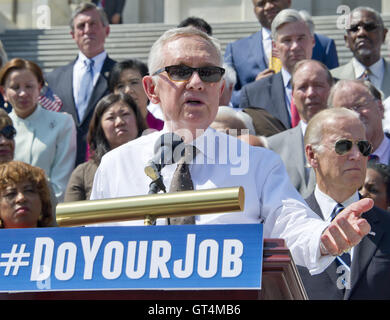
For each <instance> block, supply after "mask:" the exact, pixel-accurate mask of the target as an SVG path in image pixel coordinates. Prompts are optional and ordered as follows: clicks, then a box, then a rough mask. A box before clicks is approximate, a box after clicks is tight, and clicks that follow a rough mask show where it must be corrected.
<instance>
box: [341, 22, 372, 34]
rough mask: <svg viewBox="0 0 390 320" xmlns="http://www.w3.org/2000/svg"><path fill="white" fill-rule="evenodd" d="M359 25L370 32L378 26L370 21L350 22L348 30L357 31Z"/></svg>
mask: <svg viewBox="0 0 390 320" xmlns="http://www.w3.org/2000/svg"><path fill="white" fill-rule="evenodd" d="M359 27H362V28H363V29H364V30H366V31H367V32H371V31H374V30H375V29H376V28H378V27H379V24H376V23H374V22H370V23H363V22H362V23H358V24H351V25H350V27H349V29H348V31H350V32H358V31H359Z"/></svg>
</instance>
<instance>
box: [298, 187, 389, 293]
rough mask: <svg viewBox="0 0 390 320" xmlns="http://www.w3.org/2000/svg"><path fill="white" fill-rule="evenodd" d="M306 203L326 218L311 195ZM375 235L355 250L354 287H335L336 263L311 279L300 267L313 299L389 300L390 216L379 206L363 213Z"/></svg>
mask: <svg viewBox="0 0 390 320" xmlns="http://www.w3.org/2000/svg"><path fill="white" fill-rule="evenodd" d="M306 202H307V204H308V205H309V206H310V208H311V209H312V210H313V211H314V212H316V213H317V214H318V215H319V216H320V217H321V218H323V216H322V213H321V209H320V208H319V205H318V203H317V200H316V199H315V196H314V193H312V194H311V195H310V196H309V197H308V198H307V199H306ZM363 217H364V218H365V219H367V221H368V222H369V224H370V225H371V231H372V232H373V233H374V234H375V235H371V234H368V235H367V236H365V237H364V238H363V239H362V241H361V242H360V243H359V244H358V245H357V246H356V247H355V249H354V253H353V259H352V265H351V288H350V289H347V290H340V289H338V288H337V286H336V282H337V278H338V277H339V276H340V275H339V274H337V273H336V268H337V266H336V262H333V263H332V264H331V265H330V266H329V267H328V268H327V269H326V270H325V271H324V272H322V273H321V274H319V275H315V276H311V275H310V274H309V271H308V270H307V269H306V268H304V267H301V266H298V270H299V273H300V275H301V278H302V281H303V284H304V286H305V288H306V291H307V294H308V296H309V298H310V299H316V300H320V299H322V300H325V299H326V300H330V299H333V300H338V299H377V300H378V299H390V285H389V284H390V214H389V213H388V212H386V211H383V210H381V209H379V208H377V207H373V208H372V209H371V210H369V211H367V212H366V213H364V214H363Z"/></svg>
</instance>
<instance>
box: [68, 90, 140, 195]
mask: <svg viewBox="0 0 390 320" xmlns="http://www.w3.org/2000/svg"><path fill="white" fill-rule="evenodd" d="M146 129H147V126H146V124H145V121H144V119H143V118H142V116H141V114H140V111H139V110H138V108H137V105H136V103H135V102H134V100H133V99H132V98H131V97H130V96H128V95H126V94H124V93H119V94H115V93H111V94H109V95H107V96H105V97H103V98H102V99H101V100H100V101H99V102H98V104H97V106H96V108H95V111H94V114H93V116H92V119H91V122H90V124H89V130H88V135H87V141H88V145H89V148H90V151H91V158H90V159H89V160H88V161H87V162H85V163H82V164H80V165H79V166H77V168H76V169H75V170H74V171H73V173H72V175H71V177H70V179H69V183H68V186H67V188H66V192H65V201H80V200H89V196H90V194H91V191H92V184H93V178H94V176H95V172H96V169H97V167H98V166H99V164H100V160H101V159H102V157H103V156H104V155H105V154H106V153H107V152H108V151H110V150H112V149H115V148H116V147H119V146H120V145H122V144H124V143H126V142H128V141H131V140H133V139H135V138H138V137H139V136H141V134H142V132H143V131H144V130H146Z"/></svg>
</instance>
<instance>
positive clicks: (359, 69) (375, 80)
mask: <svg viewBox="0 0 390 320" xmlns="http://www.w3.org/2000/svg"><path fill="white" fill-rule="evenodd" d="M352 64H353V67H354V69H355V78H356V79H359V78H360V77H361V76H362V75H363V73H364V71H365V69H366V67H365V66H364V65H362V64H361V63H360V62H359V61H358V60H357V59H356V58H355V57H353V58H352ZM368 69H370V74H369V76H368V78H369V79H370V81H371V83H372V84H373V85H374V86H375V87H376V88H377V89H380V88H381V87H382V81H383V76H384V74H385V63H384V61H383V59H382V58H381V59H379V60H378V61H377V62H375V63H374V64H372V65H371V66H369V68H368Z"/></svg>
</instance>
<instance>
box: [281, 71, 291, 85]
mask: <svg viewBox="0 0 390 320" xmlns="http://www.w3.org/2000/svg"><path fill="white" fill-rule="evenodd" d="M281 72H282V78H283V84H284V88H288V85H289V83H290V80H291V74H290V73H289V72H288V71H287V70H286V69H285V68H283V67H282V71H281ZM289 89H291V88H289Z"/></svg>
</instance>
